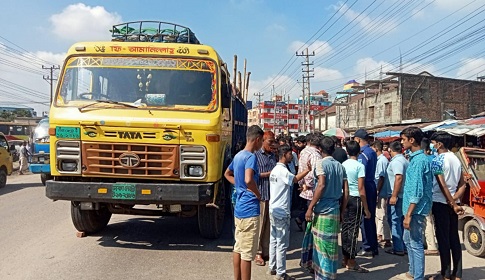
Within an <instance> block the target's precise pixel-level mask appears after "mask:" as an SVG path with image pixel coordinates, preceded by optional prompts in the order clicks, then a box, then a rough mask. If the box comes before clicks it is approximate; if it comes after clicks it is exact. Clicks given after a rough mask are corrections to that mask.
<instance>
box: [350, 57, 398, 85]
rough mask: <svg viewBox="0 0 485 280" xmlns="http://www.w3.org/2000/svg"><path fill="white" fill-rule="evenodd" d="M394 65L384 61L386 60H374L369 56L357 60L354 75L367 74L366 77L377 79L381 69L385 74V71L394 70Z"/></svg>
mask: <svg viewBox="0 0 485 280" xmlns="http://www.w3.org/2000/svg"><path fill="white" fill-rule="evenodd" d="M381 69H382V70H381ZM394 70H395V67H394V65H392V64H390V63H388V62H386V61H375V60H374V59H372V58H370V57H366V58H361V59H359V60H357V62H356V63H355V66H354V71H355V73H356V75H364V74H367V75H366V76H367V79H369V80H373V79H379V77H380V76H381V74H380V73H381V71H382V72H383V74H382V75H383V76H385V73H386V72H389V71H394Z"/></svg>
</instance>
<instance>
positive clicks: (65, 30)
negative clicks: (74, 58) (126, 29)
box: [49, 3, 122, 41]
mask: <svg viewBox="0 0 485 280" xmlns="http://www.w3.org/2000/svg"><path fill="white" fill-rule="evenodd" d="M49 20H50V22H51V24H52V27H53V32H54V33H55V34H56V35H57V36H59V37H61V38H64V39H68V40H72V41H84V40H89V41H95V40H108V39H110V34H109V30H110V29H111V28H112V27H113V25H114V24H117V23H121V22H122V20H121V16H120V15H118V14H117V13H110V12H108V11H106V9H105V8H104V7H102V6H95V7H91V6H86V5H85V4H82V3H78V4H73V5H69V6H67V7H66V8H65V9H64V10H62V12H61V13H59V14H55V15H52V16H51V17H50V19H49Z"/></svg>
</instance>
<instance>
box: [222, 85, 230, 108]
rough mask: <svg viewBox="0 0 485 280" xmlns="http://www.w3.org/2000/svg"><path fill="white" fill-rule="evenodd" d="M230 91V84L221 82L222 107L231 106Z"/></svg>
mask: <svg viewBox="0 0 485 280" xmlns="http://www.w3.org/2000/svg"><path fill="white" fill-rule="evenodd" d="M231 92H232V86H231V85H230V84H222V87H221V95H222V108H231Z"/></svg>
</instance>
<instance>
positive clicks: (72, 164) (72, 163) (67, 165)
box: [61, 160, 77, 172]
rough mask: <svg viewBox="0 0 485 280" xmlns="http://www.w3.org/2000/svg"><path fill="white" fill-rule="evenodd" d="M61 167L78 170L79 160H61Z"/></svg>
mask: <svg viewBox="0 0 485 280" xmlns="http://www.w3.org/2000/svg"><path fill="white" fill-rule="evenodd" d="M61 169H62V171H68V172H74V171H76V170H77V162H76V161H67V160H63V161H61Z"/></svg>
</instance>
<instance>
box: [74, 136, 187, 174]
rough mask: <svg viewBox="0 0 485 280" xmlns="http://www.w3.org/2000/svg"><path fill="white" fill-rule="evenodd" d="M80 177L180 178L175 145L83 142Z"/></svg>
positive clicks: (177, 153) (177, 149)
mask: <svg viewBox="0 0 485 280" xmlns="http://www.w3.org/2000/svg"><path fill="white" fill-rule="evenodd" d="M82 148H83V153H82V155H83V165H84V166H83V168H84V171H83V175H106V176H121V177H130V178H133V177H143V178H146V177H150V178H179V148H178V146H177V145H146V144H132V143H99V142H83V143H82Z"/></svg>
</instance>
